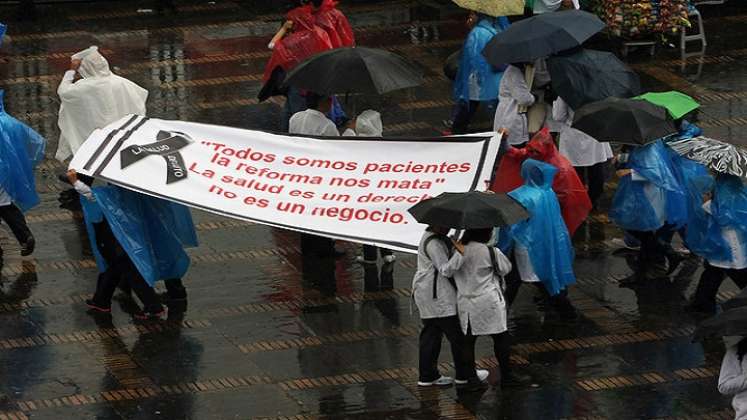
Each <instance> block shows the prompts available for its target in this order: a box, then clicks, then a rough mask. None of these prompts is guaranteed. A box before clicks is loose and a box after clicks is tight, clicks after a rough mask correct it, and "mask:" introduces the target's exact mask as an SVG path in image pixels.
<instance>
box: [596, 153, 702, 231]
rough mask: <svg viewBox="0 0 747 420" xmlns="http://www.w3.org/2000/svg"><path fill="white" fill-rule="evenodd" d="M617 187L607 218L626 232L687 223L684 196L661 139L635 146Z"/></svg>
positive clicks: (685, 198)
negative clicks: (626, 172)
mask: <svg viewBox="0 0 747 420" xmlns="http://www.w3.org/2000/svg"><path fill="white" fill-rule="evenodd" d="M628 168H629V169H631V171H632V173H631V174H628V175H625V176H623V177H622V178H621V179H620V182H619V183H618V186H617V192H616V193H615V197H614V199H613V201H612V208H611V209H610V212H609V217H610V219H612V220H613V221H614V222H615V223H616V224H617V225H618V226H620V227H621V228H623V229H625V230H634V231H644V232H646V231H654V230H657V229H659V228H660V227H662V226H663V225H664V224H665V223H669V224H673V225H676V226H682V225H684V223H686V221H687V197H686V195H685V187H684V186H683V185H682V184H681V183H680V181H679V179H678V177H677V173H676V170H675V169H674V168H673V165H672V160H671V157H670V155H669V151H668V150H667V148H666V146H664V143H663V142H662V141H661V140H658V141H656V142H654V143H651V144H648V145H646V146H641V147H636V148H635V149H634V150H633V151H631V153H630V157H629V161H628Z"/></svg>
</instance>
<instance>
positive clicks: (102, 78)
mask: <svg viewBox="0 0 747 420" xmlns="http://www.w3.org/2000/svg"><path fill="white" fill-rule="evenodd" d="M77 76H80V80H78V81H75V79H76V77H77ZM57 94H58V95H59V96H60V112H59V117H58V119H57V124H58V125H59V127H60V141H59V145H58V147H57V153H56V154H55V158H57V160H59V161H60V162H64V161H65V160H67V159H68V158H69V157H70V156H72V155H73V154H75V152H77V151H78V149H79V148H80V146H81V145H82V144H83V142H85V141H86V139H87V138H88V136H89V135H90V134H91V133H92V132H93V131H94V130H95V129H97V128H103V127H105V126H106V125H108V124H111V123H113V122H114V121H117V120H118V119H120V118H122V117H124V116H125V115H128V114H137V115H145V101H146V100H147V99H148V91H147V90H145V89H143V88H141V87H140V86H138V85H137V84H135V83H133V82H131V81H129V80H127V79H125V78H123V77H120V76H117V75H115V74H114V73H112V72H111V70H110V69H109V62H108V61H106V58H104V56H103V55H101V53H99V49H98V47H96V46H92V47H89V48H87V49H85V50H83V51H80V52H78V53H76V54H74V55H73V56H72V57H71V61H70V70H68V71H67V72H65V75H64V76H63V78H62V82H60V86H59V87H58V88H57Z"/></svg>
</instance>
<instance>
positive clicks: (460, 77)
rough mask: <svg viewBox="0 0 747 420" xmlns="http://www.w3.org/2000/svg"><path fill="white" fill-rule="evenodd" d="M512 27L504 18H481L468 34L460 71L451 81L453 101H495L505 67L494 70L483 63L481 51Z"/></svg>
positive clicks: (488, 64) (482, 16)
mask: <svg viewBox="0 0 747 420" xmlns="http://www.w3.org/2000/svg"><path fill="white" fill-rule="evenodd" d="M510 25H511V24H510V23H509V21H508V18H506V17H505V16H501V17H497V18H493V17H489V16H485V15H480V21H479V22H478V23H477V25H475V27H474V28H472V30H471V31H470V33H469V35H467V40H466V41H464V46H463V47H462V54H461V57H460V58H459V69H458V70H457V76H456V79H454V88H453V89H454V100H456V101H495V100H497V99H498V88H499V86H500V84H501V77H502V76H503V70H505V67H504V68H496V67H493V66H492V65H491V64H490V63H488V62H487V61H486V60H485V57H484V56H483V55H482V50H483V48H485V45H487V43H488V42H489V41H490V40H491V39H492V38H493V37H494V36H495V35H496V34H497V33H499V32H503V31H504V30H506V29H507V28H508V27H509V26H510Z"/></svg>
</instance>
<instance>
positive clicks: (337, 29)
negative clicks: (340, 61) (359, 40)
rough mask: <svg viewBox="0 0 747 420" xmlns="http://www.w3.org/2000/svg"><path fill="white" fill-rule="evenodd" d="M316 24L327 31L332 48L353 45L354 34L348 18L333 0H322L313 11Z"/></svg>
mask: <svg viewBox="0 0 747 420" xmlns="http://www.w3.org/2000/svg"><path fill="white" fill-rule="evenodd" d="M314 17H315V18H316V24H317V25H319V27H321V28H322V29H324V30H325V31H326V32H327V35H329V40H330V41H331V42H332V48H340V47H352V46H353V45H355V36H354V35H353V29H352V28H351V27H350V22H348V18H347V17H345V14H343V13H342V12H341V11H340V10H339V9H337V2H336V1H334V0H324V2H323V3H322V5H321V6H319V10H317V11H316V13H314Z"/></svg>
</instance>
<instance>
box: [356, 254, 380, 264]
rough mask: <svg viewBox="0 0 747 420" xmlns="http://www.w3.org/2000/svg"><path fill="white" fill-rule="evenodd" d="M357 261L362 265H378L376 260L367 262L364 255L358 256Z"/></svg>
mask: <svg viewBox="0 0 747 420" xmlns="http://www.w3.org/2000/svg"><path fill="white" fill-rule="evenodd" d="M355 260H356V261H357V262H359V263H361V264H376V261H375V260H367V259H365V258H363V256H362V255H358V256H357V257H355Z"/></svg>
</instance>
